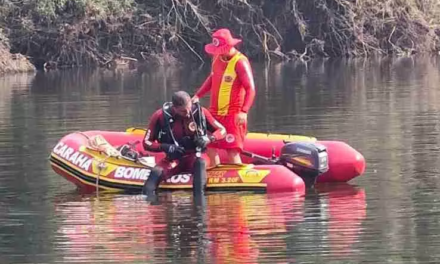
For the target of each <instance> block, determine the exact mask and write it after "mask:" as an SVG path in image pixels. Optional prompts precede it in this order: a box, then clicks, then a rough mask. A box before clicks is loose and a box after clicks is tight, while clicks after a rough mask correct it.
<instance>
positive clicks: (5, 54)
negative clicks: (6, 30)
mask: <svg viewBox="0 0 440 264" xmlns="http://www.w3.org/2000/svg"><path fill="white" fill-rule="evenodd" d="M9 49H10V48H9V45H8V39H7V38H6V37H5V36H4V35H3V34H2V31H1V29H0V75H1V74H5V73H19V72H28V71H34V70H35V67H34V65H33V64H32V63H31V62H30V61H29V60H28V59H27V58H26V57H25V56H23V55H22V54H11V53H10V52H9Z"/></svg>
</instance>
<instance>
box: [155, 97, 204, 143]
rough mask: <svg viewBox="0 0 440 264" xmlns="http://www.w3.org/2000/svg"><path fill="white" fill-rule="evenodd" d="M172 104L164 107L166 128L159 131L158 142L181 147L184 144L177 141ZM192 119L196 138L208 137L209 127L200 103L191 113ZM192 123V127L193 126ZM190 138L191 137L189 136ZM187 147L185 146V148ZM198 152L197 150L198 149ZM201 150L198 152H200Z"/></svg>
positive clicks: (168, 103)
mask: <svg viewBox="0 0 440 264" xmlns="http://www.w3.org/2000/svg"><path fill="white" fill-rule="evenodd" d="M171 107H172V103H171V102H166V103H164V104H163V106H162V113H163V117H164V122H165V124H164V126H163V127H162V128H161V129H160V130H159V133H158V141H159V142H162V143H169V144H174V145H176V146H181V145H182V144H183V142H182V141H180V143H179V141H178V140H176V138H175V136H174V133H173V130H172V124H173V123H174V118H173V115H172V113H171ZM190 118H191V119H192V122H191V123H194V125H195V137H202V136H206V135H207V126H206V117H205V115H204V114H203V111H202V108H201V106H200V104H199V103H194V104H193V107H192V109H191V111H190ZM191 123H190V125H191ZM187 137H189V136H187ZM183 147H185V146H183ZM196 150H197V149H196ZM199 151H201V150H197V152H199Z"/></svg>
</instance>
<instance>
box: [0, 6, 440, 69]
mask: <svg viewBox="0 0 440 264" xmlns="http://www.w3.org/2000/svg"><path fill="white" fill-rule="evenodd" d="M251 2H252V3H251ZM219 27H228V28H230V29H231V31H232V32H233V33H234V35H236V36H238V37H241V38H243V39H244V42H243V44H242V45H240V50H242V51H243V52H245V53H246V54H247V55H248V56H249V57H250V58H252V59H254V60H278V61H280V60H294V59H299V60H309V59H311V58H313V57H359V56H371V55H397V56H410V55H413V54H416V53H438V52H439V51H440V41H439V36H440V4H439V3H438V1H436V0H405V1H403V0H391V1H385V2H383V1H380V0H363V1H348V0H327V1H323V0H310V1H295V0H280V1H269V0H266V1H265V0H261V1H247V2H246V1H232V0H221V1H220V0H185V1H182V0H156V1H141V0H121V1H118V0H109V1H93V0H86V1H84V0H70V1H55V0H38V1H37V0H30V1H26V2H9V1H6V4H4V5H3V6H2V7H0V29H3V31H4V35H5V37H6V38H7V39H8V43H7V45H5V47H8V46H9V47H10V52H12V53H14V54H22V55H25V56H26V57H28V58H30V61H31V63H32V64H33V65H34V66H35V67H36V68H38V69H43V68H45V69H52V68H65V67H81V66H92V67H95V66H96V67H107V68H117V67H124V68H136V67H138V66H139V65H142V64H144V63H151V62H153V63H158V64H175V63H177V62H179V61H183V60H185V61H188V60H191V61H198V63H201V62H206V61H208V59H209V58H208V57H207V56H206V54H205V53H204V51H203V46H204V45H205V44H206V43H208V42H210V33H211V32H212V31H213V30H214V29H216V28H219ZM5 47H4V48H3V50H5V49H6V48H5ZM2 56H3V57H2V58H0V60H3V61H6V63H5V62H2V63H1V64H0V67H3V71H4V70H5V67H6V68H7V67H8V66H9V65H11V63H10V62H13V61H14V57H16V56H15V55H14V56H10V57H8V56H6V55H2ZM0 71H2V69H0Z"/></svg>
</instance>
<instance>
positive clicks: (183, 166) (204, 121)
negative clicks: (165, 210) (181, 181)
mask: <svg viewBox="0 0 440 264" xmlns="http://www.w3.org/2000/svg"><path fill="white" fill-rule="evenodd" d="M225 135H226V130H225V128H224V127H223V126H222V125H221V124H220V123H219V122H218V121H216V120H215V119H214V118H213V116H212V115H211V113H210V112H209V111H208V110H207V109H206V108H203V107H200V106H199V105H198V104H193V103H192V102H191V97H190V96H189V94H188V93H186V92H184V91H179V92H176V93H174V94H173V96H172V101H171V102H167V103H165V104H164V106H163V107H162V109H159V110H157V111H156V112H155V113H154V114H153V115H152V117H151V118H150V122H149V125H148V129H147V132H146V134H145V138H144V141H143V145H144V148H145V149H146V150H148V151H152V152H161V151H163V152H165V154H166V156H165V158H164V159H162V160H161V161H159V162H158V164H157V165H156V166H155V167H154V168H153V169H152V171H151V173H150V175H149V177H148V179H147V180H146V181H145V183H144V186H143V190H142V191H143V193H144V194H145V195H147V196H154V195H156V192H157V187H158V186H159V184H160V182H161V181H162V180H166V179H168V178H169V177H171V176H173V175H176V174H179V173H182V172H189V173H192V174H193V190H194V192H195V193H196V192H200V191H203V189H204V187H205V186H206V164H205V162H204V159H203V158H202V157H201V155H200V154H201V153H202V152H204V151H205V150H206V146H207V145H208V144H209V143H212V142H216V141H217V140H220V139H223V138H224V137H225ZM199 189H202V190H199Z"/></svg>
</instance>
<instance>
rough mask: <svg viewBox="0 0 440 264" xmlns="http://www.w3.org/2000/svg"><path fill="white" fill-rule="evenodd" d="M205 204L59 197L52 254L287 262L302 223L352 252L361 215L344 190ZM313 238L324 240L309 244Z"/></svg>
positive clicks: (352, 194)
mask: <svg viewBox="0 0 440 264" xmlns="http://www.w3.org/2000/svg"><path fill="white" fill-rule="evenodd" d="M205 199H206V200H205V203H203V205H196V204H195V202H194V201H193V198H192V195H191V193H188V192H174V193H162V195H161V198H160V204H159V205H151V204H149V203H147V202H146V201H145V200H144V199H143V197H142V196H129V195H104V196H100V197H99V198H97V197H96V196H93V195H85V196H80V195H79V194H78V193H76V192H75V193H71V194H70V195H67V196H66V195H63V196H61V197H60V198H59V199H58V200H57V202H56V215H57V216H58V218H57V222H58V225H59V229H58V232H57V233H58V235H57V239H56V241H55V248H56V250H57V251H60V253H61V254H62V255H63V260H64V262H87V263H97V262H104V261H112V260H118V261H119V262H123V263H129V262H130V263H132V262H136V261H148V262H157V263H159V262H168V261H179V262H207V263H236V262H240V263H258V262H260V261H263V262H267V261H272V260H274V261H275V260H276V261H290V260H291V256H290V254H291V252H293V251H298V250H299V249H300V248H301V245H300V244H296V243H292V241H291V240H296V239H299V238H298V237H291V234H292V233H295V232H294V230H295V229H298V228H299V229H302V227H301V225H304V223H305V222H309V224H310V225H312V226H315V227H314V228H315V229H316V230H315V231H313V230H309V231H306V230H303V231H304V232H303V233H302V235H301V236H302V237H303V238H304V239H306V240H310V239H311V241H312V243H314V244H315V246H316V245H317V244H321V245H322V246H323V247H328V248H329V250H330V253H331V254H333V255H338V256H339V255H341V254H350V253H352V248H353V246H355V245H356V242H357V240H358V235H359V233H360V231H361V229H360V224H361V222H362V220H363V218H364V217H365V195H364V192H363V191H362V190H358V189H356V188H354V187H353V186H350V185H345V186H340V187H338V188H336V189H335V188H334V187H333V188H331V189H328V187H322V188H320V189H318V190H316V193H315V194H312V195H308V196H307V197H298V196H295V195H290V194H279V195H266V194H253V193H241V194H233V193H215V194H209V195H207V196H206V197H205ZM310 203H316V204H320V206H319V211H320V213H319V215H315V214H314V213H310V212H309V213H308V211H310V210H311V208H310V207H309V208H308V209H306V208H305V206H304V205H305V204H310ZM315 209H317V208H315ZM312 210H313V209H312ZM317 218H318V219H320V222H323V221H324V222H326V223H327V224H326V225H323V226H321V225H320V224H319V223H317V222H316V221H315V220H316V219H317ZM316 232H317V233H320V234H321V235H320V237H321V238H324V237H327V238H328V239H321V241H319V240H314V239H313V235H315V234H314V233H316ZM295 244H296V245H295ZM293 245H295V247H292V246H293Z"/></svg>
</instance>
